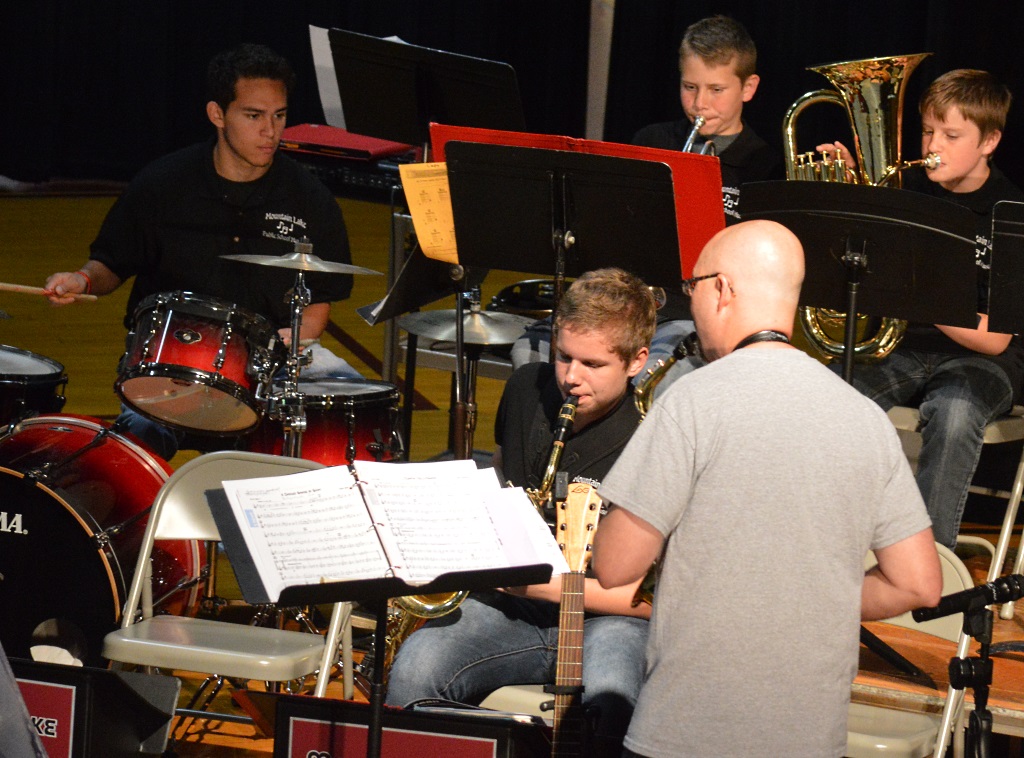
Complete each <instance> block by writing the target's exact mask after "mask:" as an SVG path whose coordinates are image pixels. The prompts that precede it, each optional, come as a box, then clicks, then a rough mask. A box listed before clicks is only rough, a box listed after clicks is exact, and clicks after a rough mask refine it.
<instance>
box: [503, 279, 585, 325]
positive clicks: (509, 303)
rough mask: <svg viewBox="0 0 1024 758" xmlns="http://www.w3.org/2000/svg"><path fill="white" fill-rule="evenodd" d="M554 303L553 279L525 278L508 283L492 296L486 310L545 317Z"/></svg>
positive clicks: (549, 313)
mask: <svg viewBox="0 0 1024 758" xmlns="http://www.w3.org/2000/svg"><path fill="white" fill-rule="evenodd" d="M566 286H568V284H567V285H566ZM554 305H555V281H554V279H526V280H524V281H521V282H516V283H515V284H510V285H509V286H507V287H505V288H504V289H503V290H501V291H500V292H499V293H498V294H497V295H495V296H494V297H492V298H491V304H490V305H488V306H487V310H489V311H498V312H500V313H514V314H516V315H517V316H530V317H531V318H546V317H547V316H550V315H551V309H552V308H554Z"/></svg>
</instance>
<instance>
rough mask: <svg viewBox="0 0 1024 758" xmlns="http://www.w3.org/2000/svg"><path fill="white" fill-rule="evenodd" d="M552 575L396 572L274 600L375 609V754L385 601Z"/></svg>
mask: <svg viewBox="0 0 1024 758" xmlns="http://www.w3.org/2000/svg"><path fill="white" fill-rule="evenodd" d="M550 579H551V566H549V565H547V564H533V565H529V566H517V567H514V568H507V569H490V570H484V571H457V572H452V573H449V574H442V575H441V576H439V577H438V578H437V579H435V580H434V581H432V582H430V583H429V584H425V585H421V586H419V587H414V586H412V585H409V584H406V583H405V582H403V581H402V580H401V579H396V578H394V577H388V578H382V579H365V580H361V581H353V582H330V583H325V584H314V585H308V586H305V587H290V588H288V589H285V590H284V591H283V592H282V593H281V597H280V599H279V601H278V602H279V603H280V604H281V605H284V606H288V607H290V606H304V605H316V604H320V603H340V602H344V601H354V602H358V603H359V604H360V605H362V606H364V607H366V608H369V609H370V610H371V611H372V612H373V614H374V616H375V618H376V619H377V622H376V627H375V629H374V636H373V644H374V650H375V651H377V652H376V654H377V657H378V660H377V661H376V662H375V663H374V666H373V680H372V681H371V682H370V727H369V734H368V735H367V742H366V755H367V758H378V757H379V756H380V740H381V725H382V714H383V711H384V689H385V688H384V666H383V654H384V648H385V645H386V644H387V641H386V636H387V616H388V601H389V600H390V599H392V598H396V597H404V596H406V595H421V594H422V595H428V594H433V593H439V592H453V591H457V590H485V589H493V588H495V587H518V586H521V585H525V584H543V583H544V582H547V581H548V580H550ZM243 595H244V592H243Z"/></svg>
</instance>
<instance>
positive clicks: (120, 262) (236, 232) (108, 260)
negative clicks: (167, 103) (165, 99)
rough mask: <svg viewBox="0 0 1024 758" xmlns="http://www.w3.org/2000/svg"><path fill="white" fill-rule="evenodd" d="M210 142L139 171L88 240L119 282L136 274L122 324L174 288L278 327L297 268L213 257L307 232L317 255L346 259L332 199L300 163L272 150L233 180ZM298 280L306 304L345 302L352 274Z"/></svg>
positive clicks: (280, 251)
mask: <svg viewBox="0 0 1024 758" xmlns="http://www.w3.org/2000/svg"><path fill="white" fill-rule="evenodd" d="M213 146H214V142H213V141H212V140H211V141H207V142H204V143H201V144H198V145H192V146H190V147H187V148H184V149H182V150H179V151H177V152H175V153H171V154H170V155H167V156H165V157H163V158H160V159H158V160H156V161H154V162H153V163H151V164H149V165H148V166H147V167H145V168H144V169H142V171H140V172H139V174H138V175H137V176H136V177H135V179H133V180H132V182H131V183H130V184H129V186H128V188H127V189H126V190H125V192H124V193H123V194H122V195H121V197H119V198H118V200H117V201H116V202H115V203H114V205H113V207H111V209H110V212H109V213H108V214H107V217H106V219H104V221H103V225H102V226H101V227H100V231H99V234H98V235H97V237H96V239H95V241H94V242H93V243H92V246H91V248H90V250H91V254H90V257H91V258H92V259H94V260H97V261H100V262H101V263H103V264H105V265H106V266H107V267H108V268H110V269H111V270H112V271H113V272H114V273H115V274H117V275H118V276H119V277H120V278H121V279H122V280H125V279H128V278H129V277H132V276H134V277H135V282H134V284H133V286H132V291H131V294H130V295H129V298H128V308H127V313H126V315H125V325H126V326H128V327H131V325H132V321H133V315H134V313H135V309H136V307H137V306H138V304H139V302H140V301H141V300H143V299H144V298H145V297H147V296H148V295H151V294H154V293H158V292H173V291H177V290H182V291H187V292H193V293H195V294H197V295H206V296H212V297H215V298H219V299H221V300H226V301H228V302H230V303H233V304H234V305H236V306H239V307H242V308H245V309H247V310H250V311H253V312H255V313H257V314H259V315H261V316H264V317H265V318H267V319H269V320H270V322H271V324H272V325H273V326H274V328H280V327H285V326H288V325H289V324H290V321H291V314H290V310H289V306H288V301H287V294H286V293H287V292H288V291H289V290H290V289H291V288H292V287H293V286H294V284H295V280H296V272H295V271H293V270H291V269H283V268H277V267H271V266H262V265H256V264H252V263H241V262H239V261H229V260H224V259H223V258H221V257H220V256H222V255H232V254H256V255H275V256H279V255H286V254H288V253H292V252H294V248H295V242H297V241H301V240H302V239H303V238H306V239H307V240H308V241H309V242H311V243H312V245H313V254H314V255H316V256H317V257H319V258H322V259H324V260H329V261H336V262H340V263H350V262H351V256H350V254H349V246H348V235H347V233H346V230H345V222H344V220H343V218H342V215H341V209H340V208H339V206H338V203H337V200H335V198H334V197H333V196H332V195H331V193H330V192H329V191H328V189H327V188H326V187H325V186H324V185H323V184H322V183H321V182H320V181H319V180H318V179H316V178H315V177H314V176H313V175H312V174H311V173H310V172H309V171H308V170H307V169H305V168H303V167H302V166H300V165H299V164H297V163H296V162H295V161H293V160H291V159H290V158H288V157H287V156H284V155H281V154H278V155H277V156H275V158H274V162H273V164H272V165H271V167H270V170H269V171H267V173H266V174H265V175H264V176H263V177H261V178H260V179H257V180H256V181H253V182H231V181H228V180H226V179H224V178H222V177H220V176H219V175H218V174H217V172H216V170H215V169H214V166H213ZM306 285H307V287H309V289H310V291H311V293H312V299H311V302H313V303H322V302H331V301H335V300H343V299H345V298H347V297H348V296H349V293H350V292H351V289H352V277H351V276H349V275H343V274H325V273H316V274H307V275H306Z"/></svg>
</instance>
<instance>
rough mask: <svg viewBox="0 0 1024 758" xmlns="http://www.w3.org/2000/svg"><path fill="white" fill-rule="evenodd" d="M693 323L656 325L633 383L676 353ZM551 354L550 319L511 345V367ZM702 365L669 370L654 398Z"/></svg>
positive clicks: (693, 362)
mask: <svg viewBox="0 0 1024 758" xmlns="http://www.w3.org/2000/svg"><path fill="white" fill-rule="evenodd" d="M694 329H695V328H694V325H693V322H692V321H665V322H664V323H661V324H658V328H657V329H656V330H655V331H654V339H652V340H651V352H650V355H648V356H647V362H646V363H645V364H644V367H643V368H642V369H641V370H640V373H639V374H638V375H637V377H636V379H634V382H639V381H642V380H643V378H644V377H645V376H647V372H648V371H651V370H653V369H654V368H655V367H656V366H657V365H658V361H663V360H666V359H667V358H668V357H669V356H670V355H672V351H673V350H675V347H676V345H678V344H679V341H680V340H681V339H683V337H686V336H687V335H688V334H690V333H691V332H693V331H694ZM550 355H551V317H550V316H549V317H548V318H546V319H542V320H540V321H537V322H535V323H533V324H530V326H528V327H526V331H524V332H523V336H521V337H520V338H519V339H517V340H516V341H515V343H514V344H513V345H512V368H514V369H516V368H519V367H520V366H522V365H523V364H526V363H546V362H547V361H548V357H549V356H550ZM703 365H704V359H703V358H700V357H698V356H690V357H688V358H685V359H683V360H681V361H677V362H676V364H675V365H673V366H672V368H670V369H669V370H668V373H666V374H665V377H664V378H663V379H662V380H661V381H660V382H659V383H658V388H657V389H656V390H655V393H654V396H655V397H657V396H658V395H660V394H661V393H662V392H664V391H665V389H666V388H667V387H668V386H669V385H670V384H672V382H674V381H675V380H676V379H678V378H679V377H681V376H683V375H684V374H688V373H690V372H691V371H693V370H694V369H695V368H700V367H701V366H703Z"/></svg>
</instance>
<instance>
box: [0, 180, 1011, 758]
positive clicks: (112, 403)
mask: <svg viewBox="0 0 1024 758" xmlns="http://www.w3.org/2000/svg"><path fill="white" fill-rule="evenodd" d="M112 202H113V197H112V196H111V195H109V194H105V195H104V194H81V195H61V196H43V195H29V196H15V195H3V194H0V246H2V248H3V250H2V254H0V281H3V282H9V283H15V284H27V285H35V286H41V285H42V284H43V282H44V281H45V279H46V276H47V275H48V274H49V273H51V272H53V271H59V270H74V269H75V268H77V267H78V266H79V265H80V264H81V263H82V262H83V261H84V260H85V258H86V256H87V252H88V245H89V242H90V241H91V240H92V238H93V236H94V235H95V233H96V230H97V229H98V228H99V225H100V222H101V221H102V219H103V216H104V214H105V213H106V211H107V209H109V207H110V205H111V203H112ZM339 202H340V204H341V206H342V208H343V211H344V213H345V217H346V222H347V224H348V228H349V233H350V238H351V243H352V250H353V262H354V263H356V264H357V265H360V266H364V267H367V268H371V269H374V270H377V271H380V272H386V271H387V268H388V249H389V230H390V216H389V211H388V209H387V208H386V207H384V206H380V205H374V204H370V203H363V202H356V201H350V200H341V201H339ZM528 278H533V277H532V276H531V275H529V274H523V273H520V272H506V271H492V272H491V273H490V274H489V275H488V277H487V279H486V280H485V282H484V287H483V290H484V292H483V294H484V297H483V300H484V302H485V303H486V302H488V301H489V300H490V298H491V296H493V295H495V294H497V293H498V291H499V290H501V289H502V288H504V287H506V286H507V285H510V284H512V283H514V282H518V281H521V280H523V279H528ZM384 294H385V280H384V277H371V276H361V277H356V282H355V288H354V291H353V295H352V297H351V299H350V300H349V301H346V302H345V303H339V304H335V306H334V307H333V309H332V324H331V328H330V330H329V333H328V335H327V336H326V337H325V339H324V342H325V344H326V345H327V346H328V347H330V348H331V349H333V350H335V351H336V352H337V353H339V354H340V355H343V356H345V357H346V358H347V359H348V360H349V361H350V362H352V363H353V365H355V366H356V368H357V369H359V370H360V371H361V372H362V373H363V375H364V376H366V377H367V378H371V379H377V378H380V369H381V356H382V351H383V328H382V327H381V326H377V327H370V326H368V325H366V323H365V322H364V321H363V320H362V319H361V318H360V317H359V316H358V315H357V314H356V313H355V308H356V307H358V306H362V305H365V304H368V303H372V302H375V301H376V300H378V299H380V298H381V297H382V296H383V295H384ZM126 298H127V287H125V288H122V290H121V291H118V292H117V293H115V294H114V295H111V296H110V297H107V298H103V299H101V301H100V302H98V303H92V304H80V305H76V306H72V307H67V308H61V309H54V308H51V307H50V306H49V305H48V304H47V303H46V302H45V300H44V299H43V298H41V297H37V296H29V295H19V294H10V293H0V343H2V344H6V345H11V346H13V347H16V348H19V349H22V350H28V351H31V352H34V353H37V354H39V355H42V356H45V357H48V358H51V359H53V360H56V361H59V362H60V363H61V364H63V365H64V366H65V368H66V371H67V374H68V377H69V380H68V386H67V391H66V395H67V404H66V406H65V408H64V411H63V412H65V413H74V414H82V415H86V416H92V417H96V418H100V419H111V418H113V417H114V416H115V415H116V414H117V412H118V401H117V398H116V396H115V394H114V392H113V390H112V387H113V383H114V381H115V379H116V378H117V377H116V366H117V362H118V359H119V358H120V355H121V353H122V351H123V339H122V337H123V328H122V324H121V319H122V316H123V311H124V304H125V301H126ZM430 307H431V308H452V307H454V305H453V299H452V298H447V299H446V300H444V301H441V302H439V303H437V304H435V305H433V306H430ZM399 373H400V375H401V373H402V372H401V371H400V372H399ZM502 386H503V384H502V382H501V381H499V380H496V379H489V378H486V377H481V378H480V379H479V381H478V385H477V404H478V420H477V427H476V436H475V445H474V447H475V448H476V449H479V450H482V451H484V452H486V451H490V450H492V449H493V432H492V429H493V423H494V414H495V411H496V409H497V404H498V399H499V397H500V393H501V389H502ZM416 390H417V395H418V400H417V405H416V410H415V413H414V415H413V423H412V439H411V440H409V441H408V443H409V447H410V450H411V458H412V459H413V460H425V459H428V458H431V457H434V456H437V455H439V454H442V453H444V451H445V450H446V449H447V447H448V416H449V414H448V406H449V397H450V374H448V373H447V372H445V371H440V370H432V369H426V368H421V369H420V370H418V371H417V378H416ZM194 456H195V453H194V452H183V453H179V454H178V456H176V457H175V458H174V459H173V460H172V461H171V465H172V466H173V467H176V466H178V465H180V464H181V463H182V462H184V461H185V460H188V459H189V458H191V457H194ZM0 464H2V462H0ZM998 519H999V516H998V514H997V513H996V514H995V515H993V513H992V512H990V511H989V510H987V509H986V506H985V505H984V504H979V505H978V506H977V508H975V507H974V506H972V505H969V510H968V512H967V517H966V520H965V524H964V532H965V533H972V534H980V535H982V536H987V537H990V538H992V539H994V538H995V534H996V532H997V531H998ZM993 522H995V525H993ZM1014 545H1016V541H1015V542H1014ZM1014 550H1015V548H1013V549H1011V560H1012V553H1013V552H1014ZM969 565H970V567H971V569H972V573H974V575H975V577H976V579H977V580H978V581H983V580H984V574H985V570H986V566H985V565H984V563H983V562H982V561H978V560H975V559H972V560H971V561H969ZM221 578H222V580H225V577H224V574H223V573H222V576H221ZM225 581H226V580H225ZM225 594H227V593H225ZM8 610H10V609H8ZM871 628H872V629H874V630H875V631H876V632H877V633H878V635H879V636H880V637H881V638H882V639H883V640H886V641H888V642H890V643H891V644H892V645H893V646H894V647H895V648H896V649H897V650H899V651H900V652H902V653H903V654H904V655H905V656H906V657H908V658H909V659H911V660H912V661H913V662H915V663H916V664H917V665H918V666H920V667H921V668H923V669H924V670H925V671H926V673H927V674H928V676H929V677H930V679H929V680H921V681H917V680H914V679H913V678H911V677H908V676H906V675H903V674H900V673H898V672H896V671H894V670H893V669H891V667H889V666H888V665H887V664H885V663H884V662H882V661H880V660H879V659H877V658H876V657H875V656H874V655H873V654H872V653H870V652H867V651H864V652H863V653H862V656H861V664H862V667H861V668H862V670H861V674H860V676H859V677H858V679H857V682H856V684H855V688H854V689H855V698H856V699H859V700H869V701H873V702H887V703H889V704H899V705H901V706H902V707H908V708H911V709H925V710H938V708H939V707H941V706H940V703H939V699H940V698H941V697H942V696H943V695H944V693H945V686H946V681H947V679H946V677H947V674H946V664H947V663H948V660H949V657H950V656H951V655H952V653H953V645H952V643H946V642H941V641H934V640H932V639H931V638H925V636H924V635H920V634H915V633H913V632H905V631H903V630H895V629H894V628H892V627H885V626H881V625H871ZM995 636H996V640H997V641H999V640H1021V639H1024V609H1021V608H1020V605H1018V610H1017V614H1016V616H1015V618H1013V619H1011V620H1009V621H997V623H996V627H995ZM738 665H742V663H741V662H738ZM183 676H184V677H185V679H186V682H192V683H194V679H193V678H192V677H188V676H187V675H184V674H183ZM186 689H189V687H186ZM340 689H341V685H340V683H338V682H332V683H331V686H330V688H329V692H328V694H329V696H331V697H340ZM221 700H222V701H225V704H226V705H228V706H229V707H231V703H230V702H229V701H228V698H227V697H226V696H222V697H221ZM218 704H219V703H218ZM992 707H993V711H995V713H996V723H997V728H1003V727H1005V728H1006V729H1008V730H1009V729H1013V730H1016V731H1015V733H1017V734H1021V733H1022V732H1024V726H1022V724H1024V655H1014V656H1010V657H1000V658H998V659H996V662H995V683H994V686H993V691H992ZM272 749H273V740H272V737H270V736H266V735H261V734H259V733H257V732H256V731H255V730H254V729H253V727H251V726H244V725H237V724H232V723H228V722H201V723H199V724H197V725H196V726H195V727H193V730H190V731H189V732H188V734H187V736H186V737H185V738H184V739H183V740H182V741H180V742H179V743H178V746H177V753H178V755H180V756H267V755H269V754H270V753H271V752H272Z"/></svg>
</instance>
